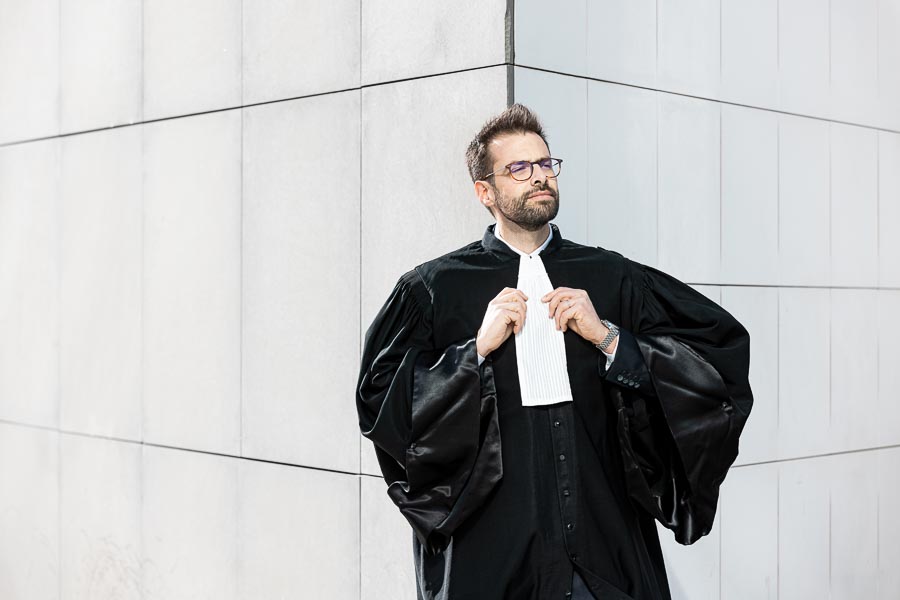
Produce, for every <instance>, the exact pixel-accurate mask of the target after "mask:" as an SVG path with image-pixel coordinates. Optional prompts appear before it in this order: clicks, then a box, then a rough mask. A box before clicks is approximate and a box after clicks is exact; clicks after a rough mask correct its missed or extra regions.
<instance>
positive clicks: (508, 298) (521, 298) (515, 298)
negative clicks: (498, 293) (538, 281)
mask: <svg viewBox="0 0 900 600" xmlns="http://www.w3.org/2000/svg"><path fill="white" fill-rule="evenodd" d="M502 300H503V301H504V302H520V303H522V304H525V303H526V302H528V296H526V295H525V294H523V293H522V292H519V293H509V294H506V295H505V296H503V298H502Z"/></svg>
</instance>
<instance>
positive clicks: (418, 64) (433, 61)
mask: <svg viewBox="0 0 900 600" xmlns="http://www.w3.org/2000/svg"><path fill="white" fill-rule="evenodd" d="M354 4H358V3H354ZM508 4H510V3H508V2H506V0H489V1H487V2H485V1H480V2H479V1H477V0H466V1H464V2H455V3H453V5H452V8H451V7H450V6H449V5H447V4H443V3H441V2H417V1H416V0H367V1H366V2H363V3H362V25H361V27H362V69H361V70H362V83H363V85H367V84H371V83H379V82H385V81H395V80H398V79H407V78H411V77H421V76H423V75H435V74H438V73H447V72H450V71H459V70H462V69H472V68H475V67H484V66H488V65H496V64H500V63H502V62H504V60H506V18H507V5H508ZM448 9H450V10H449V11H448ZM526 10H527V9H526ZM510 18H511V15H510ZM526 18H527V17H526ZM520 22H521V21H520ZM353 24H354V25H356V22H354V23H353ZM510 25H511V26H512V24H510ZM544 31H545V32H546V31H548V29H545V30H544ZM518 35H519V32H518V31H517V32H516V37H517V38H518ZM522 35H523V36H524V38H523V39H522V40H518V39H517V40H516V41H517V42H518V44H519V45H523V46H528V45H530V39H529V36H528V30H527V29H526V30H525V31H523V32H522ZM524 64H528V63H524ZM421 106H427V105H425V104H423V105H421Z"/></svg>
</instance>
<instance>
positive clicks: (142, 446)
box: [0, 0, 509, 600]
mask: <svg viewBox="0 0 900 600" xmlns="http://www.w3.org/2000/svg"><path fill="white" fill-rule="evenodd" d="M447 8H448V7H447V6H445V5H439V4H437V3H435V4H422V3H418V2H412V1H405V2H393V1H392V2H388V1H386V0H372V1H366V2H360V1H359V0H339V1H337V2H287V1H279V2H270V1H261V0H244V1H243V2H241V1H240V0H226V1H222V0H220V1H216V2H212V1H209V0H202V1H198V2H188V3H184V2H173V1H171V0H147V1H144V2H141V1H138V0H132V1H128V2H111V1H101V0H93V1H83V2H73V1H70V0H37V1H34V2H32V1H29V2H22V1H17V0H0V598H3V599H4V600H20V599H21V600H36V599H43V598H47V599H51V598H52V599H57V598H104V599H107V598H123V599H124V598H147V599H149V598H160V599H162V598H166V599H174V598H210V599H215V600H223V599H227V598H247V599H250V598H253V599H264V598H348V599H349V598H354V599H356V598H363V599H376V598H385V599H387V598H391V599H395V598H404V597H414V594H415V592H414V583H413V580H412V568H411V567H412V552H411V535H412V534H411V531H410V530H409V528H408V527H407V526H406V525H405V523H404V521H403V520H402V518H401V517H400V515H399V513H398V512H397V511H396V509H395V508H394V507H393V504H391V502H390V501H389V499H388V498H387V495H386V494H385V486H384V483H383V481H382V480H381V478H380V477H376V476H375V474H376V473H377V470H376V468H375V467H374V465H375V462H374V460H373V457H372V456H371V449H370V447H369V445H368V442H366V443H365V444H361V443H360V442H361V438H360V436H359V430H358V426H357V422H356V410H355V406H354V401H353V398H354V390H355V383H356V377H357V372H358V361H359V349H360V345H361V341H362V335H363V333H364V331H365V329H366V327H367V326H368V323H369V322H370V321H371V319H372V317H373V316H374V314H375V312H376V311H377V309H378V307H379V306H380V305H381V303H382V302H383V301H384V299H385V298H386V296H387V293H388V292H389V291H390V289H391V288H392V287H393V284H394V282H395V281H396V279H397V277H398V276H399V275H400V274H401V273H402V272H403V271H404V270H406V269H408V268H409V267H411V266H412V265H413V264H415V263H417V262H421V261H422V260H425V259H427V258H429V257H431V256H434V255H435V254H440V253H444V252H447V251H449V250H451V249H453V248H456V247H458V246H461V245H463V244H465V243H468V242H469V241H471V240H472V239H475V238H476V237H480V235H481V233H482V231H483V229H484V227H485V226H486V225H487V224H488V222H489V221H490V218H489V215H488V214H487V212H486V211H485V210H484V209H483V208H482V207H481V206H480V205H479V204H478V203H477V201H476V200H475V198H474V196H473V194H472V191H471V184H469V183H467V181H468V176H467V173H466V169H465V161H464V152H465V147H466V144H467V142H468V138H469V137H470V136H471V135H472V134H473V133H474V131H475V130H476V129H477V127H478V126H479V125H480V124H481V123H482V122H483V121H484V120H485V119H486V118H487V117H488V116H490V115H491V114H494V113H495V112H497V111H499V110H502V108H503V107H504V106H505V105H506V103H507V98H508V93H509V90H508V86H507V81H508V77H507V66H506V64H505V63H506V53H507V48H506V37H505V31H506V22H507V19H506V15H507V6H506V2H499V1H492V2H487V3H485V2H466V3H462V4H456V5H454V7H453V10H452V15H450V14H448V12H447ZM451 16H452V18H450V17H451ZM363 441H364V440H363Z"/></svg>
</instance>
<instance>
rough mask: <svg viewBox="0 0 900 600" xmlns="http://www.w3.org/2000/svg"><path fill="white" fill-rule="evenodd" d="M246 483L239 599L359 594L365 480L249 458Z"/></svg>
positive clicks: (242, 472)
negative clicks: (361, 482) (361, 486)
mask: <svg viewBox="0 0 900 600" xmlns="http://www.w3.org/2000/svg"><path fill="white" fill-rule="evenodd" d="M238 480H239V491H238V494H239V496H238V497H239V500H238V586H239V589H238V597H239V598H358V597H359V592H360V585H359V556H360V549H359V541H360V540H359V523H360V521H359V508H360V504H359V497H360V492H359V476H358V475H345V474H341V473H329V472H326V471H317V470H312V469H302V468H298V467H289V466H285V465H275V464H270V463H263V462H257V461H250V460H242V461H240V467H239V472H238Z"/></svg>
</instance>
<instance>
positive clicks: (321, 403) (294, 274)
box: [241, 91, 360, 473]
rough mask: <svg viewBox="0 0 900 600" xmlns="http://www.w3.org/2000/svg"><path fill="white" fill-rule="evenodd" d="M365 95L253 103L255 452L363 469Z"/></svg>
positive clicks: (248, 147)
mask: <svg viewBox="0 0 900 600" xmlns="http://www.w3.org/2000/svg"><path fill="white" fill-rule="evenodd" d="M359 102H360V93H359V92H358V91H352V92H346V93H342V94H327V95H324V96H318V97H315V98H307V99H303V100H295V101H290V102H279V103H274V104H269V105H265V106H258V107H253V108H249V109H245V114H244V155H245V167H244V180H243V189H244V209H243V212H244V234H243V239H244V258H243V261H244V266H243V271H244V276H243V298H244V304H243V335H242V337H243V348H244V350H243V377H242V384H241V385H242V388H243V391H242V397H243V408H242V415H243V416H242V422H243V434H242V436H243V441H242V452H243V455H244V456H253V457H257V458H265V459H269V460H276V461H280V462H290V463H295V464H300V465H309V466H315V467H323V468H329V469H336V470H342V471H350V472H354V473H355V472H357V470H358V469H359V445H358V439H359V427H358V426H357V417H356V412H355V404H354V400H353V399H354V393H355V389H356V378H357V374H358V372H359V371H358V369H359V355H358V348H359V345H360V339H359V195H360V191H359V160H360V159H359V155H360V151H359V147H360V142H359V110H360V106H359Z"/></svg>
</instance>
